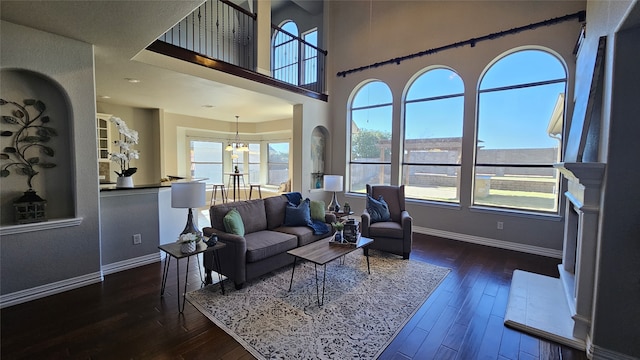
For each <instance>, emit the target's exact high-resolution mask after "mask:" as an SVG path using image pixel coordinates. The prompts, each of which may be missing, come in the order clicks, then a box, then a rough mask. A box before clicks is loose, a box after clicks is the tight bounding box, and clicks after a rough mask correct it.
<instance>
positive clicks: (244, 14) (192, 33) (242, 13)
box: [149, 0, 327, 100]
mask: <svg viewBox="0 0 640 360" xmlns="http://www.w3.org/2000/svg"><path fill="white" fill-rule="evenodd" d="M256 20H257V16H256V14H253V13H251V12H248V11H246V10H245V9H243V8H241V7H239V6H237V5H235V4H233V3H231V2H229V1H227V0H207V1H206V2H205V3H204V4H202V5H201V6H200V7H198V8H197V9H196V10H194V11H193V13H191V14H189V15H188V16H187V17H185V18H184V19H182V21H180V22H179V23H178V24H176V25H175V26H174V27H173V28H171V29H169V30H168V31H167V32H166V33H164V34H163V35H162V36H160V37H159V38H158V41H156V42H155V43H153V44H152V45H150V46H149V50H152V51H156V52H160V53H163V54H165V55H168V56H173V57H177V58H181V59H183V60H186V61H192V62H196V63H199V64H201V65H205V66H209V67H212V68H216V69H218V70H222V71H226V72H229V73H233V74H234V75H238V76H244V77H247V78H250V79H252V80H255V81H259V82H262V83H267V84H269V85H273V86H277V87H282V88H285V89H288V90H291V91H296V92H300V93H303V94H306V95H308V96H312V97H315V98H320V99H324V100H326V95H325V71H324V68H325V57H326V54H327V52H326V51H325V50H322V49H319V48H318V47H316V46H314V45H313V44H311V43H309V42H307V41H305V40H304V39H301V38H300V37H298V36H296V35H294V34H291V33H289V32H287V31H285V30H283V29H281V28H279V27H277V26H275V25H272V26H271V27H272V31H273V34H275V36H274V38H273V40H274V41H272V39H269V41H271V44H272V46H271V59H272V61H271V63H272V64H271V74H272V75H271V76H270V77H268V79H264V77H266V76H265V75H262V74H259V73H258V72H257V71H256V64H257V56H256V54H257V43H256V39H257V36H256V28H257V27H256ZM167 44H168V45H167ZM274 44H275V45H274ZM179 49H184V50H188V52H191V54H185V53H181V52H180V50H179ZM195 54H197V56H196V55H195ZM201 57H205V58H207V59H211V60H214V61H207V60H206V59H202V58H201ZM220 62H224V63H220ZM229 65H233V66H229ZM234 67H238V68H240V69H237V68H236V69H234ZM244 70H248V71H249V72H251V73H248V72H247V71H244ZM312 93H313V94H312ZM314 94H315V95H314Z"/></svg>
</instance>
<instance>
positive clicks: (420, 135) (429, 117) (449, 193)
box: [402, 68, 464, 202]
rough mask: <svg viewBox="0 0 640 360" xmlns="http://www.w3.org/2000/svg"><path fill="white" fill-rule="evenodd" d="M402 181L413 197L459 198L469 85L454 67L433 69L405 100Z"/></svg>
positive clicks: (414, 85)
mask: <svg viewBox="0 0 640 360" xmlns="http://www.w3.org/2000/svg"><path fill="white" fill-rule="evenodd" d="M404 106H405V118H404V157H403V164H402V183H403V184H405V185H406V186H405V194H406V196H407V197H409V198H415V199H425V200H437V201H447V202H458V201H459V191H458V186H459V184H460V182H459V176H460V161H461V152H462V123H463V116H464V84H463V82H462V79H461V78H460V77H459V76H458V74H456V73H455V72H454V71H452V70H449V69H444V68H438V69H433V70H429V71H427V72H425V73H424V74H422V75H420V76H419V77H418V78H416V79H415V81H414V82H413V83H412V84H411V85H410V87H409V90H408V92H407V97H406V99H405V103H404Z"/></svg>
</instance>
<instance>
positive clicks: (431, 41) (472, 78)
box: [327, 1, 585, 250]
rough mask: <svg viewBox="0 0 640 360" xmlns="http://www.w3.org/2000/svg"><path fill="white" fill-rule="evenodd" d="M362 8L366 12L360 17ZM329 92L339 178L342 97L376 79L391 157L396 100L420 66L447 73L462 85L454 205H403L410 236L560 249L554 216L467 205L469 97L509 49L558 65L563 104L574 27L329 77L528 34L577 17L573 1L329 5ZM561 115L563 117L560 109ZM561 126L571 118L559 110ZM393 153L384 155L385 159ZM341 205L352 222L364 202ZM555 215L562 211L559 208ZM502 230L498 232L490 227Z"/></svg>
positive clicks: (471, 143) (344, 155) (343, 153)
mask: <svg viewBox="0 0 640 360" xmlns="http://www.w3.org/2000/svg"><path fill="white" fill-rule="evenodd" d="M370 6H372V8H370ZM327 7H328V17H329V19H328V22H329V26H328V30H329V34H328V36H329V39H328V51H329V58H330V60H329V61H330V64H329V65H328V69H327V73H328V74H329V75H328V83H329V87H328V88H329V94H330V105H331V113H330V118H331V119H332V126H331V128H330V129H332V132H333V133H334V136H333V138H332V143H331V145H330V147H331V148H333V157H332V160H333V162H332V167H331V171H332V172H333V173H335V174H344V173H345V171H346V169H347V162H348V156H349V154H348V152H347V149H346V148H345V144H348V138H347V137H348V134H347V119H348V105H349V97H350V96H351V94H352V92H353V90H354V89H356V88H357V87H358V86H359V85H361V84H362V83H363V82H365V81H367V80H370V79H378V80H382V81H384V82H385V83H387V85H389V87H390V88H391V92H392V95H393V125H392V129H393V130H394V135H393V138H392V144H393V148H394V149H397V148H399V147H398V146H397V145H398V144H400V142H401V138H400V131H401V118H402V108H401V99H402V96H403V94H404V93H405V90H406V86H407V83H408V82H409V81H410V80H411V79H412V77H413V76H414V75H415V74H416V73H417V72H419V71H420V70H421V69H424V68H426V67H428V66H436V65H444V66H448V67H451V68H452V69H453V70H454V71H456V72H457V73H458V74H459V75H460V77H461V78H462V79H463V81H464V86H465V94H464V95H465V105H464V125H463V138H464V141H463V144H462V166H461V169H460V180H461V192H460V205H459V206H455V205H447V206H443V205H440V204H438V205H434V204H432V203H429V202H424V201H409V202H408V204H407V207H408V209H409V211H410V212H411V214H412V216H413V218H414V224H415V227H416V229H417V230H418V231H424V232H431V233H445V234H447V235H448V236H454V235H456V234H460V237H468V236H472V237H477V238H481V239H491V240H497V241H500V242H502V243H503V244H513V246H514V247H520V246H524V247H527V246H532V247H537V248H546V249H555V250H559V249H561V247H562V238H563V223H562V221H561V217H560V216H527V215H525V214H522V213H518V214H514V213H511V212H504V211H497V210H491V209H486V208H474V207H472V206H471V203H470V202H471V198H472V194H471V191H472V190H471V189H472V182H473V176H472V174H473V166H472V164H473V154H474V152H475V124H476V119H475V113H476V105H477V104H476V99H477V96H476V88H477V85H478V83H479V81H480V78H481V76H482V74H483V72H484V71H485V70H486V68H487V67H488V66H489V65H490V64H491V62H492V61H493V60H494V59H495V58H496V57H499V56H500V55H502V54H503V53H505V52H506V51H509V50H511V49H514V48H518V47H524V46H534V47H536V46H537V47H544V48H548V49H552V50H553V51H555V52H556V53H557V54H558V55H559V56H560V57H561V58H562V60H563V61H564V62H565V64H566V67H567V74H568V84H569V86H568V87H569V89H568V94H567V98H568V99H571V98H572V97H573V94H572V88H573V85H572V84H573V81H574V78H573V74H574V73H575V67H574V56H573V54H572V51H573V48H574V46H575V43H576V40H577V38H578V35H579V33H580V26H581V24H580V23H579V22H578V21H577V20H573V21H570V22H564V23H561V24H557V25H552V26H546V27H542V28H538V29H536V30H531V31H524V32H521V33H518V34H515V35H509V36H505V37H501V38H497V39H495V40H490V41H485V42H481V43H478V44H477V45H476V46H475V47H468V46H467V47H459V48H454V49H451V50H447V51H443V52H440V53H436V54H432V55H428V56H423V57H418V58H414V59H411V60H406V61H403V62H402V63H400V64H399V65H387V66H380V67H375V68H370V69H367V70H364V71H360V72H355V73H351V74H349V75H346V76H345V77H337V76H336V75H335V74H336V73H338V72H339V71H344V70H348V69H352V68H358V67H360V66H365V65H367V64H372V63H376V62H379V61H384V60H387V59H392V58H395V57H398V56H404V55H409V54H412V53H416V52H419V51H423V50H426V49H430V48H435V47H438V46H443V45H446V44H450V43H455V42H459V41H463V40H467V39H470V38H474V37H478V36H483V35H487V34H491V33H495V32H498V31H502V30H508V29H511V28H514V27H518V26H523V25H528V24H531V23H534V22H539V21H542V20H546V19H549V18H553V17H558V16H563V15H566V14H571V13H575V12H577V11H580V10H584V9H585V2H582V1H554V2H548V1H545V2H540V1H517V2H504V1H495V2H491V1H482V2H473V1H468V2H464V1H455V2H451V1H442V2H438V1H373V2H362V1H336V2H333V1H330V2H328V5H327ZM568 110H571V109H568ZM567 117H568V118H571V111H567ZM396 158H397V159H398V160H399V158H400V154H392V159H394V160H393V161H395V159H396ZM399 177H400V176H399V170H398V169H397V167H395V166H392V173H391V178H392V179H393V180H392V183H397V182H398V180H397V179H399ZM345 197H346V200H348V201H349V203H350V204H351V205H352V208H353V209H354V211H355V212H356V213H357V212H359V211H362V209H363V208H364V205H365V204H364V197H362V196H361V195H357V194H353V193H350V194H346V195H345ZM560 208H564V206H561V207H560ZM497 221H501V222H503V223H504V229H503V230H498V229H497V226H496V222H497Z"/></svg>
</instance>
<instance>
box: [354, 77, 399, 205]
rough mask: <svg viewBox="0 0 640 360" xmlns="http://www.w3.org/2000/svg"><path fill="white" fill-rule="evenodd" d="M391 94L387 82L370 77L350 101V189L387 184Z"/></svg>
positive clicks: (355, 189)
mask: <svg viewBox="0 0 640 360" xmlns="http://www.w3.org/2000/svg"><path fill="white" fill-rule="evenodd" d="M392 99H393V97H392V95H391V90H390V89H389V86H387V84H385V83H383V82H382V81H371V82H369V83H367V84H366V85H364V86H362V87H361V88H360V89H359V90H357V93H356V94H355V96H354V97H353V101H352V102H351V111H350V116H351V127H350V131H351V156H350V162H349V173H350V184H349V189H350V191H352V192H365V191H366V184H390V179H391V123H392V113H391V110H392Z"/></svg>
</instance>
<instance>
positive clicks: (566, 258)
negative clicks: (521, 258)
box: [505, 162, 605, 355]
mask: <svg viewBox="0 0 640 360" xmlns="http://www.w3.org/2000/svg"><path fill="white" fill-rule="evenodd" d="M554 167H555V168H556V169H558V171H560V172H561V173H562V174H563V175H564V177H565V178H566V179H567V181H568V183H567V187H568V190H567V191H566V192H565V193H564V195H565V197H566V198H567V202H566V206H565V212H564V221H565V224H564V239H563V248H562V264H560V265H558V272H559V274H560V278H559V279H557V278H552V277H548V276H543V275H539V274H534V273H529V272H526V271H521V270H516V271H515V272H514V275H513V278H512V282H511V290H510V293H509V305H508V306H507V314H506V315H505V324H508V325H510V326H513V327H515V328H518V329H521V330H524V331H527V332H531V333H533V334H536V335H538V336H541V337H544V338H548V339H551V340H553V341H557V342H560V343H562V344H565V345H569V346H572V347H575V348H578V349H581V350H586V351H587V355H589V353H590V344H589V332H590V329H591V313H592V306H593V288H594V286H595V285H594V283H595V267H596V250H595V249H596V247H597V234H598V221H599V220H598V218H599V214H600V198H601V196H602V193H601V186H602V181H603V178H604V171H605V164H603V163H592V162H587V163H579V162H564V163H557V164H555V165H554Z"/></svg>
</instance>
